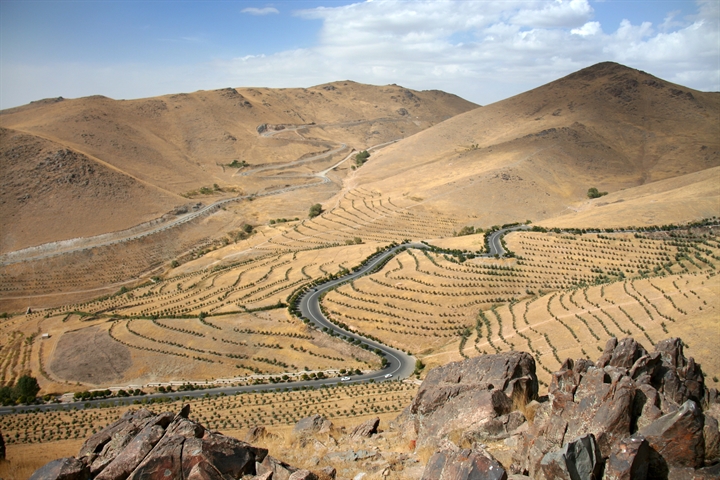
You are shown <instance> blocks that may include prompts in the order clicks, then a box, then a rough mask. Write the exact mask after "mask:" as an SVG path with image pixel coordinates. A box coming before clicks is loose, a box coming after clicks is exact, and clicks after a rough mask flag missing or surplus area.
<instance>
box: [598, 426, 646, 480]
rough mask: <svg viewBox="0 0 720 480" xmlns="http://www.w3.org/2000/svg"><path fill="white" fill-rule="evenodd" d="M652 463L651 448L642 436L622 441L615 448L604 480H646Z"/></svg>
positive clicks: (608, 462)
mask: <svg viewBox="0 0 720 480" xmlns="http://www.w3.org/2000/svg"><path fill="white" fill-rule="evenodd" d="M649 461H650V446H649V445H648V442H647V440H645V438H643V437H642V435H633V436H632V437H629V438H626V439H624V440H621V441H620V442H618V443H617V444H616V445H614V446H613V450H612V453H611V454H610V458H609V459H608V461H607V462H606V464H605V476H604V477H603V478H604V480H645V478H647V472H648V462H649Z"/></svg>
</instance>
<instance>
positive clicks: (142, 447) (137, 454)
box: [95, 425, 165, 480]
mask: <svg viewBox="0 0 720 480" xmlns="http://www.w3.org/2000/svg"><path fill="white" fill-rule="evenodd" d="M164 434H165V428H163V426H162V425H148V426H146V427H145V428H144V429H143V430H142V431H141V432H140V433H139V434H138V435H137V436H136V437H135V438H133V440H132V442H130V443H129V444H128V446H127V447H125V449H124V450H123V451H122V452H120V453H119V454H118V455H117V456H116V457H115V459H114V460H113V461H112V462H110V464H109V465H107V467H105V469H104V470H103V471H102V472H100V474H99V475H98V476H97V477H95V480H123V479H125V478H127V477H128V475H130V473H132V471H133V470H135V468H137V466H138V465H139V464H140V462H141V461H142V460H143V459H144V458H145V457H146V456H147V454H148V453H150V450H152V448H153V447H154V446H155V445H156V444H157V442H158V441H160V439H161V438H162V436H163V435H164Z"/></svg>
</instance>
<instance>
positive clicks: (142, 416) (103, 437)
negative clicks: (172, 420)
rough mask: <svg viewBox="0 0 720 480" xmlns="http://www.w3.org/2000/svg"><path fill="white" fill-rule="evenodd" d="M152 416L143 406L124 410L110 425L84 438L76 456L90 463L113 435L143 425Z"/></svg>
mask: <svg viewBox="0 0 720 480" xmlns="http://www.w3.org/2000/svg"><path fill="white" fill-rule="evenodd" d="M153 416H154V414H153V413H152V412H151V411H149V410H147V409H145V408H141V409H140V410H135V411H128V412H126V413H125V414H124V415H123V416H122V417H120V418H119V419H118V420H116V421H115V422H113V423H112V424H111V425H109V426H107V427H105V428H103V429H102V430H100V431H99V432H98V433H96V434H95V435H93V436H91V437H90V438H88V439H87V440H85V443H83V445H82V447H80V453H79V454H78V456H77V458H79V459H82V460H83V461H85V462H86V463H88V464H90V463H92V461H93V460H94V459H95V456H96V455H97V454H99V453H100V452H101V451H102V449H103V447H104V446H105V444H106V443H108V442H109V441H110V440H111V439H112V438H113V435H115V434H117V433H119V432H122V431H127V430H128V429H130V430H131V429H132V428H133V427H135V428H137V427H138V426H140V425H143V423H144V422H143V421H144V420H146V419H148V418H150V417H153Z"/></svg>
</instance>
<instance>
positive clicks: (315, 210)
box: [308, 203, 323, 218]
mask: <svg viewBox="0 0 720 480" xmlns="http://www.w3.org/2000/svg"><path fill="white" fill-rule="evenodd" d="M322 212H323V209H322V205H320V204H319V203H316V204H315V205H313V206H312V207H310V213H309V214H308V217H309V218H315V217H317V216H318V215H320V214H321V213H322Z"/></svg>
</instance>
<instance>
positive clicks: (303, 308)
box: [0, 225, 529, 415]
mask: <svg viewBox="0 0 720 480" xmlns="http://www.w3.org/2000/svg"><path fill="white" fill-rule="evenodd" d="M527 229H529V227H528V226H526V225H518V226H513V227H507V228H502V229H500V230H498V231H496V232H493V233H492V234H491V235H490V237H489V238H488V245H489V247H490V248H489V250H490V251H489V252H488V253H486V254H484V255H483V256H486V257H493V256H495V255H496V254H497V255H499V256H503V255H505V253H506V252H505V250H504V249H503V248H502V243H501V241H500V239H501V237H502V236H503V235H505V234H506V233H508V232H512V231H517V230H527ZM407 248H417V249H425V248H429V247H428V246H427V245H424V244H422V243H405V244H400V245H397V246H395V247H392V248H391V249H389V250H387V251H385V252H383V253H381V254H380V255H378V256H376V257H375V258H373V259H372V260H371V261H369V262H368V263H367V264H366V265H364V266H363V267H362V268H360V269H358V270H356V271H355V272H352V273H349V274H347V275H344V276H342V277H340V278H337V279H335V280H330V281H328V282H326V283H323V284H321V285H318V286H315V287H313V288H311V289H310V290H309V291H307V292H306V293H305V294H303V295H301V296H300V298H299V300H298V302H299V308H300V312H301V314H302V316H303V317H305V318H307V319H309V320H310V321H311V322H312V323H314V324H315V325H316V326H317V327H319V328H323V327H326V328H328V329H329V330H330V331H331V332H333V333H334V334H336V335H343V336H345V337H349V338H352V339H354V340H359V341H360V342H362V343H364V344H366V345H368V346H369V347H370V349H378V350H379V351H380V352H382V354H383V355H384V356H385V358H386V359H387V365H386V366H385V368H383V369H380V370H377V371H374V372H369V373H365V374H362V375H355V376H353V377H351V379H350V380H349V381H347V382H343V383H359V382H365V381H368V380H373V381H375V382H382V381H392V380H398V379H403V378H407V377H409V376H410V375H411V374H412V373H413V371H414V370H415V358H414V357H412V356H411V355H408V354H407V353H405V352H403V351H400V350H397V349H394V348H392V347H388V346H387V345H383V344H381V343H378V342H376V341H374V340H370V339H368V338H365V337H363V336H362V335H360V334H358V333H355V332H352V331H347V330H344V329H342V328H340V327H338V326H337V325H335V324H334V323H332V322H330V321H329V320H328V319H327V318H325V316H324V315H323V313H322V311H321V310H320V298H321V296H322V294H323V293H324V292H327V291H329V290H331V289H333V288H335V287H337V286H338V285H340V284H343V283H345V282H349V281H351V280H354V279H356V278H359V277H361V276H363V275H366V274H368V273H371V272H372V271H373V270H374V269H375V268H377V267H378V266H379V265H381V264H382V263H383V262H384V261H386V260H388V259H389V258H390V257H392V256H394V255H396V254H398V253H399V252H401V251H404V250H405V249H407ZM388 374H389V375H391V377H389V378H386V375H388ZM339 381H340V380H339V379H338V378H324V379H321V380H308V381H298V382H288V383H276V384H263V385H247V386H242V387H216V388H207V389H204V390H194V391H185V392H172V393H153V394H148V395H143V396H132V397H125V398H109V399H98V400H89V401H79V402H71V403H61V404H43V405H22V406H15V407H0V415H6V414H10V413H21V412H25V411H33V410H40V411H47V410H56V409H70V408H84V406H85V405H97V404H100V403H104V404H115V405H120V404H129V403H132V402H133V401H134V400H141V399H143V398H145V399H151V398H168V397H170V398H173V397H178V396H179V397H191V398H197V397H202V396H205V395H206V394H207V395H217V394H225V395H232V394H235V393H239V392H253V391H254V392H272V391H277V390H284V389H289V388H303V387H322V386H325V385H337V384H338V383H339Z"/></svg>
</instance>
